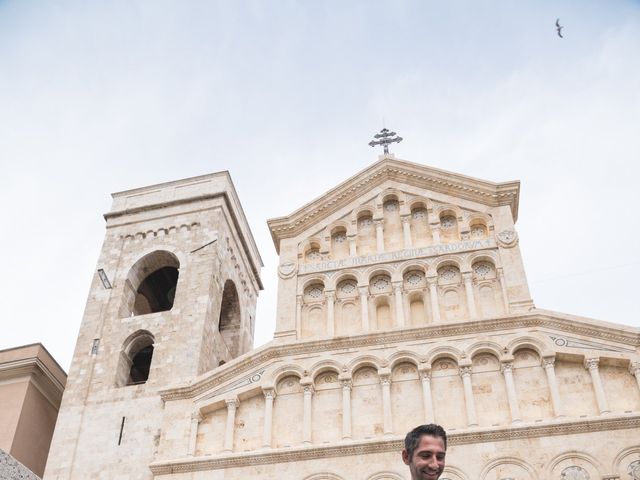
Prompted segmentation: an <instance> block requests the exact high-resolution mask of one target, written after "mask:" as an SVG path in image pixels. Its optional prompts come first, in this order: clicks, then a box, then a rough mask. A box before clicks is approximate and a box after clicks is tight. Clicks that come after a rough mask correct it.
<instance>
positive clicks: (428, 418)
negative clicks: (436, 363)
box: [418, 365, 435, 423]
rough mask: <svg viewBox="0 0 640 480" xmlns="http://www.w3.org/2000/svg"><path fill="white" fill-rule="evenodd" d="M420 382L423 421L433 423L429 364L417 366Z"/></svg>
mask: <svg viewBox="0 0 640 480" xmlns="http://www.w3.org/2000/svg"><path fill="white" fill-rule="evenodd" d="M418 374H419V375H420V383H422V405H423V408H424V423H433V421H434V418H435V415H434V414H433V397H432V395H431V365H425V366H420V367H418Z"/></svg>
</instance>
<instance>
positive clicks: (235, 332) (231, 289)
mask: <svg viewBox="0 0 640 480" xmlns="http://www.w3.org/2000/svg"><path fill="white" fill-rule="evenodd" d="M240 318H241V315H240V299H239V297H238V290H237V289H236V286H235V284H234V283H233V282H232V281H231V280H227V281H226V282H225V284H224V290H223V291H222V302H221V304H220V318H219V321H218V330H220V334H221V335H222V339H223V340H224V343H225V344H226V346H227V349H228V350H229V354H230V355H231V358H234V357H237V356H238V355H239V354H240Z"/></svg>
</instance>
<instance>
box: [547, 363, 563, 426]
mask: <svg viewBox="0 0 640 480" xmlns="http://www.w3.org/2000/svg"><path fill="white" fill-rule="evenodd" d="M555 361H556V358H555V357H543V359H542V367H543V368H544V371H545V373H546V374H547V383H548V384H549V392H550V393H551V404H552V405H553V413H554V415H555V416H556V418H559V417H564V409H563V408H562V402H561V401H560V390H559V389H558V381H557V379H556V372H555V367H554V364H555Z"/></svg>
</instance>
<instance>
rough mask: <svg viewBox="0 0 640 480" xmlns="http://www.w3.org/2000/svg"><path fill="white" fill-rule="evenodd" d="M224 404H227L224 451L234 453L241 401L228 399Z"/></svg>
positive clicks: (235, 398) (234, 398)
mask: <svg viewBox="0 0 640 480" xmlns="http://www.w3.org/2000/svg"><path fill="white" fill-rule="evenodd" d="M224 403H226V404H227V425H226V428H225V430H224V451H225V452H232V451H233V435H234V431H235V423H236V410H237V409H238V405H239V404H240V401H239V400H238V397H233V398H227V399H226V400H225V401H224Z"/></svg>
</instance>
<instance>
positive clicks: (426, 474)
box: [402, 435, 446, 480]
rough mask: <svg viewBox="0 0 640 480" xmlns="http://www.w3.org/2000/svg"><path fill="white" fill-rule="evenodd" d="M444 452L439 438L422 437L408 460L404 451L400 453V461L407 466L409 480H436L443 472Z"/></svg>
mask: <svg viewBox="0 0 640 480" xmlns="http://www.w3.org/2000/svg"><path fill="white" fill-rule="evenodd" d="M445 455H446V450H445V449H444V442H443V441H442V439H441V438H436V437H433V436H431V435H423V436H422V437H421V438H420V443H419V444H418V446H417V447H416V449H415V450H414V451H413V456H412V457H411V458H409V454H408V453H407V451H406V450H403V451H402V460H403V461H404V463H405V464H406V465H409V471H410V472H411V480H437V479H438V478H440V475H442V471H443V470H444V457H445Z"/></svg>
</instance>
